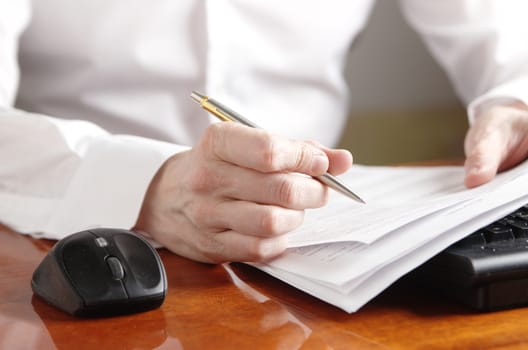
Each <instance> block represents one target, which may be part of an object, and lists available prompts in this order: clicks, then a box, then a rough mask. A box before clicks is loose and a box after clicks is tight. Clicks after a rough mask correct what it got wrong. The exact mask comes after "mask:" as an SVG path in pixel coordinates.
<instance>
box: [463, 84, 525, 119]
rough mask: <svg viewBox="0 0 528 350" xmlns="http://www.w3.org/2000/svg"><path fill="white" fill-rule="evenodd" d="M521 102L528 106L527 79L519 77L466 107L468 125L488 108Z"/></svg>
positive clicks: (490, 91) (495, 88)
mask: <svg viewBox="0 0 528 350" xmlns="http://www.w3.org/2000/svg"><path fill="white" fill-rule="evenodd" d="M513 102H523V103H524V104H526V105H528V77H521V78H518V79H515V80H511V81H509V82H507V83H504V84H501V85H499V86H496V87H494V88H493V89H491V90H489V91H488V92H486V93H485V94H483V95H481V96H479V97H478V98H476V99H475V100H473V101H472V102H471V103H470V104H469V105H468V108H467V110H468V118H469V124H470V125H471V124H473V122H474V121H475V118H477V117H478V116H479V115H482V113H484V112H485V111H486V110H487V109H488V108H490V107H492V106H494V105H498V104H503V105H504V104H509V103H513Z"/></svg>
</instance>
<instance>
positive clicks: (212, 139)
mask: <svg viewBox="0 0 528 350" xmlns="http://www.w3.org/2000/svg"><path fill="white" fill-rule="evenodd" d="M223 124H224V123H213V124H211V125H209V126H208V127H207V128H206V129H205V131H204V133H203V135H202V138H201V140H200V145H201V147H202V148H203V149H204V150H205V151H206V152H207V153H208V154H215V150H216V149H217V147H221V146H222V143H223V142H224V139H225V138H224V131H223V130H224V129H225V126H224V125H223Z"/></svg>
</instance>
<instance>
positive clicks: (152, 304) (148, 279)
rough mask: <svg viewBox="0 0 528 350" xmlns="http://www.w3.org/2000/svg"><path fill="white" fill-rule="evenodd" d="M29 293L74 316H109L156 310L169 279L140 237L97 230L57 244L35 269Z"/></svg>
mask: <svg viewBox="0 0 528 350" xmlns="http://www.w3.org/2000/svg"><path fill="white" fill-rule="evenodd" d="M31 287H32V288H33V291H34V293H35V294H37V295H38V296H39V297H41V298H42V299H44V300H45V301H46V302H47V303H49V304H51V305H54V306H56V307H57V308H59V309H61V310H63V311H65V312H67V313H69V314H71V315H74V316H85V317H90V316H112V315H118V314H127V313H133V312H140V311H146V310H150V309H154V308H157V307H159V306H160V305H161V304H162V303H163V301H164V300H165V295H166V293H167V277H166V273H165V268H164V267H163V263H162V261H161V259H160V257H159V255H158V253H157V252H156V250H155V249H154V248H153V247H152V246H151V245H150V244H149V243H148V242H147V241H146V240H145V239H144V238H143V237H141V236H140V235H138V234H136V233H134V232H131V231H127V230H121V229H109V228H97V229H90V230H86V231H81V232H77V233H74V234H72V235H69V236H67V237H65V238H63V239H61V240H59V241H58V242H57V243H56V244H55V245H54V246H53V248H52V249H50V251H49V252H48V254H47V255H46V257H45V258H44V259H43V260H42V262H41V263H40V264H39V266H38V267H37V269H36V270H35V272H34V273H33V278H32V280H31Z"/></svg>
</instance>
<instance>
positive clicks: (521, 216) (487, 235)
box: [410, 205, 528, 311]
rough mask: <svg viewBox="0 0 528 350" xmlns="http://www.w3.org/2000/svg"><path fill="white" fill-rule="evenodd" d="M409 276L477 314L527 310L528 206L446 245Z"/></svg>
mask: <svg viewBox="0 0 528 350" xmlns="http://www.w3.org/2000/svg"><path fill="white" fill-rule="evenodd" d="M410 276H411V278H412V279H413V280H415V279H417V280H418V281H419V282H420V283H425V284H426V285H427V286H428V287H432V288H434V289H435V291H438V292H441V293H443V294H446V295H448V296H450V297H452V298H454V299H456V300H458V301H460V302H462V303H464V304H466V305H469V306H471V307H473V308H476V309H478V310H482V311H491V310H499V309H506V308H513V307H518V306H523V305H528V205H525V206H523V207H521V208H519V209H518V210H516V211H514V212H513V213H511V214H509V215H507V216H505V217H504V218H502V219H500V220H497V221H495V222H493V223H492V224H490V225H488V226H486V227H483V228H482V229H480V230H478V231H476V232H474V233H473V234H471V235H469V236H467V237H466V238H464V239H462V240H460V241H458V242H457V243H455V244H453V245H451V246H450V247H448V248H447V249H445V250H444V251H442V252H441V253H440V254H438V255H436V256H435V257H433V258H432V259H430V260H429V261H427V262H426V263H425V264H423V265H422V266H420V267H419V268H417V269H416V270H415V271H413V272H412V273H411V274H410Z"/></svg>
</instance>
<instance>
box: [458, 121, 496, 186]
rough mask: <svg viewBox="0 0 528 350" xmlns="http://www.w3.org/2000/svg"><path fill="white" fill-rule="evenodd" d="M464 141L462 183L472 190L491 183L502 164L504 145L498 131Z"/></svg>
mask: <svg viewBox="0 0 528 350" xmlns="http://www.w3.org/2000/svg"><path fill="white" fill-rule="evenodd" d="M472 136H473V135H472V134H471V133H470V134H468V137H467V139H466V145H465V146H466V147H465V149H466V162H465V164H464V168H465V173H466V177H465V180H464V183H465V185H466V186H467V187H469V188H472V187H476V186H480V185H482V184H484V183H486V182H489V181H491V180H492V179H493V178H494V177H495V175H496V174H497V171H498V169H499V166H500V164H501V162H502V158H503V154H504V149H505V147H506V144H505V142H504V139H503V137H502V134H501V133H500V132H499V131H495V132H491V133H486V134H485V135H478V136H479V137H472Z"/></svg>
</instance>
